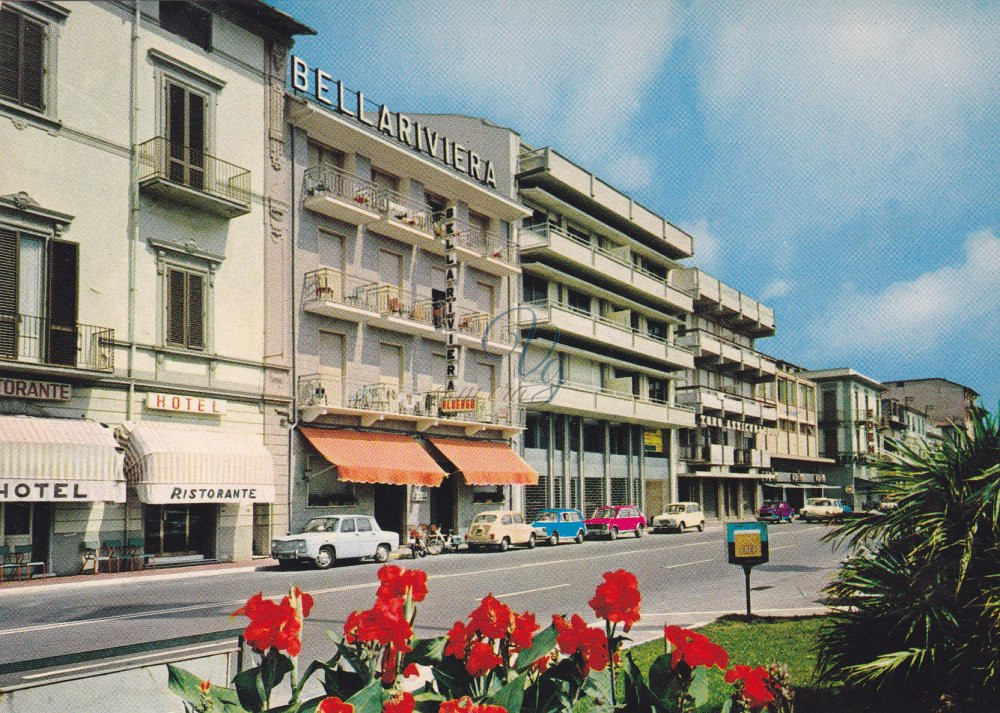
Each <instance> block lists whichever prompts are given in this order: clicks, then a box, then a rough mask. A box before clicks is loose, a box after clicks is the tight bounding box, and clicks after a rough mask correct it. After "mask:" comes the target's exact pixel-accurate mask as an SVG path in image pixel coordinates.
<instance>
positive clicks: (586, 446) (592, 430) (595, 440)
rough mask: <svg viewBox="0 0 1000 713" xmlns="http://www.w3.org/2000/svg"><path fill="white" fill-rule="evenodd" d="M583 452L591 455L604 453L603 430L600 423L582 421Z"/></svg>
mask: <svg viewBox="0 0 1000 713" xmlns="http://www.w3.org/2000/svg"><path fill="white" fill-rule="evenodd" d="M583 450H585V451H590V452H591V453H603V452H604V428H603V426H602V425H601V424H600V423H594V422H593V421H584V423H583Z"/></svg>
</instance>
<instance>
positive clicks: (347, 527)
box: [340, 517, 355, 532]
mask: <svg viewBox="0 0 1000 713" xmlns="http://www.w3.org/2000/svg"><path fill="white" fill-rule="evenodd" d="M354 530H355V528H354V518H353V517H348V518H344V521H343V522H342V523H340V531H341V532H354Z"/></svg>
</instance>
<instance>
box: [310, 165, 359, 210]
mask: <svg viewBox="0 0 1000 713" xmlns="http://www.w3.org/2000/svg"><path fill="white" fill-rule="evenodd" d="M304 180H305V191H306V195H310V196H311V195H316V194H320V193H325V194H328V195H331V196H335V197H336V198H340V199H342V200H345V201H350V202H352V203H355V204H357V206H358V207H359V208H368V209H371V208H372V206H374V204H375V190H376V189H375V184H374V183H372V182H371V181H366V180H364V179H363V178H359V177H358V176H355V175H354V174H353V173H348V172H347V171H345V170H343V169H340V168H336V167H333V166H313V167H312V168H310V169H308V170H307V171H306V172H305V177H304Z"/></svg>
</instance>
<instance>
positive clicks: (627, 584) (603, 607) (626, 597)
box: [589, 569, 642, 633]
mask: <svg viewBox="0 0 1000 713" xmlns="http://www.w3.org/2000/svg"><path fill="white" fill-rule="evenodd" d="M589 604H590V608H591V609H593V610H594V613H595V614H597V616H598V617H600V618H601V619H606V620H607V621H610V622H612V623H616V622H621V623H623V624H625V632H626V633H628V630H629V629H631V628H632V625H633V624H635V623H636V622H637V621H639V605H640V604H642V596H641V595H640V594H639V580H638V579H636V578H635V575H634V574H632V573H631V572H627V571H625V570H624V569H619V570H615V571H614V572H605V573H604V582H602V583H601V584H599V585H597V592H596V593H595V594H594V598H593V599H591V600H590V602H589Z"/></svg>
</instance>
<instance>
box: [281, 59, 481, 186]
mask: <svg viewBox="0 0 1000 713" xmlns="http://www.w3.org/2000/svg"><path fill="white" fill-rule="evenodd" d="M291 65H292V89H294V90H295V91H297V92H305V93H306V94H312V96H313V98H314V99H315V100H316V101H317V102H318V103H320V104H323V105H325V106H328V107H331V108H333V109H335V110H336V111H337V112H338V113H340V114H343V115H344V116H349V117H352V118H353V119H356V120H357V121H358V122H359V123H361V124H364V125H365V126H367V127H370V128H372V129H374V130H375V131H377V132H379V133H381V134H384V135H386V136H389V137H391V138H393V139H396V141H398V142H399V143H401V144H403V145H405V146H409V147H410V148H412V149H415V150H416V151H419V152H420V153H425V154H427V155H428V156H430V157H432V158H434V159H436V160H438V161H441V162H442V163H444V164H445V165H447V166H449V167H451V168H453V169H454V170H456V171H460V172H462V173H464V174H467V175H468V176H469V177H470V178H473V179H475V180H476V181H478V182H479V183H482V184H483V185H486V186H489V187H491V188H496V187H497V177H496V171H495V169H494V168H493V162H492V161H490V160H488V159H484V158H483V157H481V156H480V155H479V154H477V153H476V152H475V151H473V150H472V149H469V148H467V147H465V146H463V145H462V144H459V143H457V142H455V141H450V140H449V139H448V138H447V137H446V136H442V135H440V134H439V133H438V132H437V131H435V130H433V129H431V128H430V127H428V126H426V125H423V124H421V123H420V122H419V121H415V120H411V119H410V118H409V117H408V116H406V115H405V114H400V113H398V112H395V113H394V112H391V111H389V108H388V107H387V106H386V105H385V104H379V105H378V110H377V111H369V110H367V109H366V108H365V93H364V92H360V91H358V92H347V91H346V90H345V88H344V83H343V82H342V81H341V80H339V79H337V80H334V79H333V76H332V75H330V74H329V73H327V72H325V71H323V70H322V69H319V68H318V67H313V68H310V67H309V65H308V63H307V62H306V61H305V60H304V59H302V58H301V57H296V56H295V55H293V56H292V62H291ZM345 95H347V98H346V99H345Z"/></svg>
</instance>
